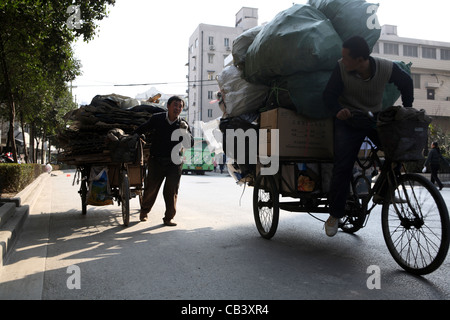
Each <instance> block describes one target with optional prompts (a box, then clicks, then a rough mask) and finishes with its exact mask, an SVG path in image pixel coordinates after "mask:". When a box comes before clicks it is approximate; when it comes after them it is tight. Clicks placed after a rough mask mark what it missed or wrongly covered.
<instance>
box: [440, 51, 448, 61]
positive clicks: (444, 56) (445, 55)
mask: <svg viewBox="0 0 450 320" xmlns="http://www.w3.org/2000/svg"><path fill="white" fill-rule="evenodd" d="M441 60H450V49H441Z"/></svg>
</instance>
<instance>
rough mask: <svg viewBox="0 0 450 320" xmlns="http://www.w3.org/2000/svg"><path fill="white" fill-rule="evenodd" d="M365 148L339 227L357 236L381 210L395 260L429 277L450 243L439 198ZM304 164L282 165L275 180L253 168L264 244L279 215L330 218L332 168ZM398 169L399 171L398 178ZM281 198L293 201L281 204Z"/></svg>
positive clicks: (411, 175) (415, 178) (256, 208)
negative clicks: (329, 195)
mask: <svg viewBox="0 0 450 320" xmlns="http://www.w3.org/2000/svg"><path fill="white" fill-rule="evenodd" d="M367 143H368V144H369V145H370V152H369V155H368V156H367V157H364V158H361V159H358V161H357V162H356V164H355V175H354V176H353V179H352V182H351V185H350V195H349V197H348V199H347V204H346V209H345V210H346V216H345V217H344V218H342V219H340V221H339V227H340V228H341V229H342V230H343V231H344V232H347V233H354V232H356V231H358V230H359V229H361V228H363V227H364V226H365V225H366V223H367V220H368V218H369V215H370V213H371V211H372V210H373V209H374V208H375V207H376V206H377V205H381V206H382V210H381V212H382V213H381V223H382V230H383V236H384V239H385V242H386V245H387V247H388V249H389V252H390V253H391V255H392V256H393V258H394V260H395V261H396V262H397V263H398V264H399V265H400V266H401V267H402V268H404V269H405V270H406V271H408V272H411V273H413V274H418V275H423V274H428V273H431V272H433V271H434V270H436V269H437V268H438V267H439V266H440V265H441V264H442V263H443V262H444V260H445V258H446V256H447V252H448V248H449V239H450V223H449V214H448V210H447V205H446V203H445V201H444V199H443V198H442V195H441V193H440V192H439V191H438V190H437V188H436V187H435V186H434V185H433V184H432V183H431V182H430V181H429V180H428V179H426V178H425V177H424V176H422V175H420V174H416V173H407V170H406V166H405V165H403V164H401V161H394V160H393V159H390V158H388V157H386V158H384V159H382V158H380V157H379V156H378V149H377V148H376V146H374V145H373V144H371V143H370V141H367ZM307 161H308V160H305V159H289V160H281V161H280V170H279V172H278V173H277V174H276V175H266V176H265V175H261V174H260V173H258V171H259V170H258V167H259V168H260V166H258V167H257V172H256V179H255V182H254V193H253V213H254V218H255V223H256V227H257V229H258V232H259V233H260V235H261V236H262V237H263V238H266V239H270V238H272V237H273V236H274V235H275V233H276V230H277V227H278V220H279V214H280V209H282V210H286V211H291V212H305V213H308V214H311V213H327V214H328V213H329V203H328V198H327V186H326V185H325V184H326V182H327V181H328V178H327V177H328V176H329V175H330V174H331V170H332V169H331V166H332V164H330V163H320V162H318V163H308V162H307ZM398 164H401V165H402V170H401V172H402V173H401V174H400V172H399V171H398ZM303 174H304V175H303ZM314 174H315V175H316V176H314ZM309 179H310V180H309ZM312 181H315V183H314V184H313V183H312ZM386 190H388V191H387V192H386ZM383 191H384V192H383ZM280 196H281V197H290V198H293V199H296V200H293V201H286V202H282V201H280Z"/></svg>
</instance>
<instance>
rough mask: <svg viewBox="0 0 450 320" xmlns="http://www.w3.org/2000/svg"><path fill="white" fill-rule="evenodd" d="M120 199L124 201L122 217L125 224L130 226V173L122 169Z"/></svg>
mask: <svg viewBox="0 0 450 320" xmlns="http://www.w3.org/2000/svg"><path fill="white" fill-rule="evenodd" d="M120 177H121V180H120V200H121V203H122V219H123V225H124V226H128V224H129V222H130V181H129V180H128V173H127V172H126V171H125V170H121V173H120Z"/></svg>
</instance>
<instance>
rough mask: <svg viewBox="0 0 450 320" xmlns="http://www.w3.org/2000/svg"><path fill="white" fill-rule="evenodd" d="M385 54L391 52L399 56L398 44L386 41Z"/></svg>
mask: <svg viewBox="0 0 450 320" xmlns="http://www.w3.org/2000/svg"><path fill="white" fill-rule="evenodd" d="M384 54H391V55H395V56H398V44H396V43H385V44H384Z"/></svg>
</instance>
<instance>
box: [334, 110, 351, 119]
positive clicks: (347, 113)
mask: <svg viewBox="0 0 450 320" xmlns="http://www.w3.org/2000/svg"><path fill="white" fill-rule="evenodd" d="M351 116H352V113H351V112H350V110H349V109H347V108H344V109H341V110H340V111H339V112H338V113H337V114H336V118H338V119H339V120H347V119H348V118H351Z"/></svg>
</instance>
